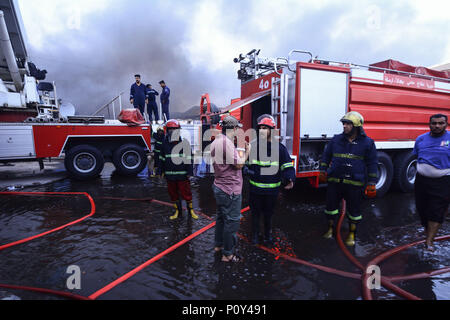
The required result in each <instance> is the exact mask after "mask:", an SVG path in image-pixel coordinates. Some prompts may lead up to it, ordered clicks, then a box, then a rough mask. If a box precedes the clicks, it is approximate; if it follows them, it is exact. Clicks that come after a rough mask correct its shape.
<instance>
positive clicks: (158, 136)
mask: <svg viewBox="0 0 450 320" xmlns="http://www.w3.org/2000/svg"><path fill="white" fill-rule="evenodd" d="M164 137H165V134H164V128H163V127H162V126H159V127H158V129H157V130H156V132H155V133H153V135H152V138H153V140H154V142H155V147H154V149H153V152H154V158H155V168H159V167H160V165H159V163H160V155H161V148H162V145H163V142H164Z"/></svg>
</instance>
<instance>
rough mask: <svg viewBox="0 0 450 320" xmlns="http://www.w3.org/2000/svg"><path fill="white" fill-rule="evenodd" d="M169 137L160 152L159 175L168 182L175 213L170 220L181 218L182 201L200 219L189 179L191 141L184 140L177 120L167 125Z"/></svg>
mask: <svg viewBox="0 0 450 320" xmlns="http://www.w3.org/2000/svg"><path fill="white" fill-rule="evenodd" d="M166 128H167V135H166V137H165V138H164V142H163V144H162V147H161V151H160V156H159V158H160V162H159V167H158V174H164V175H165V177H166V180H167V188H168V190H169V195H170V200H172V202H173V203H174V207H175V211H174V213H173V215H172V216H171V217H170V220H175V219H177V218H178V216H181V214H182V212H183V207H182V205H181V199H183V200H185V201H186V203H187V208H188V212H189V213H190V215H191V217H192V218H193V219H198V216H197V215H196V214H195V212H194V208H193V206H192V192H191V183H190V181H189V177H190V176H192V175H193V171H192V151H191V145H190V143H189V141H187V140H186V139H182V137H181V132H180V131H181V130H180V129H181V126H180V123H179V122H178V121H177V120H169V121H167V124H166Z"/></svg>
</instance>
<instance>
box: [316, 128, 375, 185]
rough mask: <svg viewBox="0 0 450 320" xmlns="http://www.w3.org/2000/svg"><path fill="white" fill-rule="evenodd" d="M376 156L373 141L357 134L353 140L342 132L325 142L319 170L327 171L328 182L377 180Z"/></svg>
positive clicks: (355, 182)
mask: <svg viewBox="0 0 450 320" xmlns="http://www.w3.org/2000/svg"><path fill="white" fill-rule="evenodd" d="M377 169H378V157H377V150H376V148H375V143H374V141H373V140H372V139H371V138H369V137H367V136H365V135H358V136H357V137H356V139H355V140H354V141H353V142H350V141H348V139H347V138H346V137H345V135H344V134H339V135H336V136H334V138H333V139H332V140H331V141H330V142H329V143H328V144H327V146H326V147H325V151H324V153H323V155H322V159H321V162H320V170H321V171H327V174H328V181H329V182H342V183H346V184H351V185H355V186H364V185H365V184H366V183H374V184H375V183H376V182H377V177H378V175H377Z"/></svg>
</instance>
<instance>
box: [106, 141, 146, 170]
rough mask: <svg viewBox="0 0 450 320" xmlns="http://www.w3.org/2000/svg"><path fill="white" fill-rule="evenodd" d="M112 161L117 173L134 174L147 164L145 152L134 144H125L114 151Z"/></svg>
mask: <svg viewBox="0 0 450 320" xmlns="http://www.w3.org/2000/svg"><path fill="white" fill-rule="evenodd" d="M113 163H114V166H115V167H116V170H117V173H118V174H121V175H136V174H138V173H139V172H141V171H142V170H144V168H145V166H146V165H147V154H146V153H145V151H144V149H143V148H142V147H140V146H138V145H136V144H125V145H123V146H120V147H119V148H118V149H117V150H116V151H114V154H113Z"/></svg>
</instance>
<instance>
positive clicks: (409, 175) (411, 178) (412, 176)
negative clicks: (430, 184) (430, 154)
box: [406, 160, 417, 184]
mask: <svg viewBox="0 0 450 320" xmlns="http://www.w3.org/2000/svg"><path fill="white" fill-rule="evenodd" d="M416 173H417V160H413V161H411V162H410V163H409V165H408V167H407V168H406V180H407V181H408V182H409V183H410V184H414V182H415V181H416Z"/></svg>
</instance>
